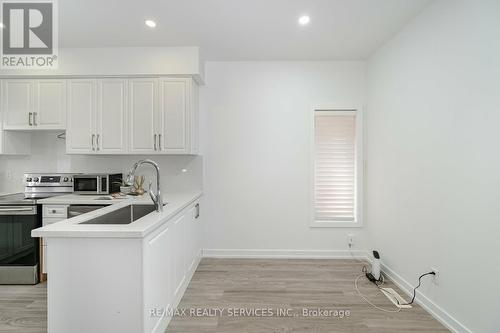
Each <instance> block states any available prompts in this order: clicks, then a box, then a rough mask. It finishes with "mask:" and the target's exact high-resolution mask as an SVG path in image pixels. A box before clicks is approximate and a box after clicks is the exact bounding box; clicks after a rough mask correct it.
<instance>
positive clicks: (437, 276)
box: [431, 267, 439, 284]
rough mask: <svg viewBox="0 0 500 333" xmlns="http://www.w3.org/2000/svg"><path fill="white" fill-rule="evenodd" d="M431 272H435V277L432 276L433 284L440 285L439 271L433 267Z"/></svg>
mask: <svg viewBox="0 0 500 333" xmlns="http://www.w3.org/2000/svg"><path fill="white" fill-rule="evenodd" d="M431 272H434V275H433V276H432V283H434V284H439V271H438V270H437V269H435V268H434V267H431Z"/></svg>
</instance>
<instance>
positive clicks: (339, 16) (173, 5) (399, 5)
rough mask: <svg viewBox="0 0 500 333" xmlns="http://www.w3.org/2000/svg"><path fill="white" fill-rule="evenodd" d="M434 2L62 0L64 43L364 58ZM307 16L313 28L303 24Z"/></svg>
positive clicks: (238, 55) (212, 56)
mask: <svg viewBox="0 0 500 333" xmlns="http://www.w3.org/2000/svg"><path fill="white" fill-rule="evenodd" d="M429 2H430V0H246V1H243V0H175V1H174V0H62V1H59V2H58V3H59V13H60V14H59V17H60V21H59V22H60V23H59V24H60V29H59V36H60V43H61V44H60V46H61V47H117V46H200V47H201V49H202V54H203V56H204V58H205V59H207V60H326V59H328V60H330V59H331V60H346V59H349V60H350V59H352V60H354V59H364V58H366V57H368V56H369V55H370V54H371V53H372V52H374V51H375V50H376V49H377V48H378V47H379V46H380V45H381V44H383V43H384V42H385V41H386V40H388V39H389V38H390V37H392V36H393V35H394V34H396V33H397V32H398V31H399V30H400V29H401V28H402V27H403V26H404V25H405V24H406V23H407V22H408V21H409V20H411V19H412V18H413V17H414V16H415V15H417V14H418V13H419V12H420V11H421V10H422V9H423V7H425V6H426V5H427V4H428V3H429ZM302 14H308V15H309V16H310V17H311V22H310V24H309V25H308V26H305V27H302V26H299V25H298V23H297V19H298V17H299V16H300V15H302ZM146 18H152V19H153V20H155V21H156V22H157V27H156V28H155V29H151V28H148V27H146V26H145V25H144V20H145V19H146Z"/></svg>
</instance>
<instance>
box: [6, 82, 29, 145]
mask: <svg viewBox="0 0 500 333" xmlns="http://www.w3.org/2000/svg"><path fill="white" fill-rule="evenodd" d="M0 85H1V87H0V101H2V104H4V103H5V102H6V100H5V97H4V96H5V81H0ZM4 119H5V109H4V108H3V106H2V108H1V109H0V154H5V155H27V154H29V153H30V152H31V135H30V134H29V133H25V132H19V131H4V130H3V129H2V124H3V120H4Z"/></svg>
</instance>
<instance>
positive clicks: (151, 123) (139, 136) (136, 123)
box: [128, 79, 159, 154]
mask: <svg viewBox="0 0 500 333" xmlns="http://www.w3.org/2000/svg"><path fill="white" fill-rule="evenodd" d="M157 97H158V80H157V79H133V80H129V103H128V105H129V121H130V126H129V128H130V132H129V137H130V145H129V147H130V152H131V153H139V154H142V153H155V152H157V149H158V134H159V133H158V132H159V131H158V130H157V128H158V126H156V123H157V122H158V119H157V118H158V111H157V109H158V106H157V104H158V102H157Z"/></svg>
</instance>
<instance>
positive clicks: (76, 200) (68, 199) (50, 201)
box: [37, 193, 152, 205]
mask: <svg viewBox="0 0 500 333" xmlns="http://www.w3.org/2000/svg"><path fill="white" fill-rule="evenodd" d="M107 197H110V196H109V195H104V194H101V195H86V194H85V195H84V194H65V195H58V196H55V197H50V198H46V199H40V200H37V203H39V204H42V205H113V204H115V203H118V202H122V201H127V200H134V202H135V201H145V202H148V200H149V201H150V202H152V201H151V199H150V197H149V194H147V193H145V194H144V195H142V196H135V197H134V196H127V197H125V198H122V199H111V200H109V199H99V198H107ZM129 202H130V201H129Z"/></svg>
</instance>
